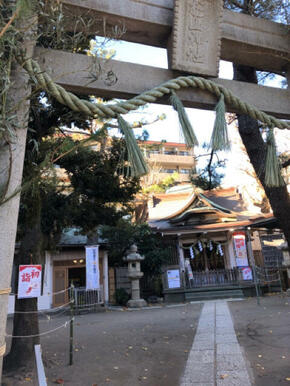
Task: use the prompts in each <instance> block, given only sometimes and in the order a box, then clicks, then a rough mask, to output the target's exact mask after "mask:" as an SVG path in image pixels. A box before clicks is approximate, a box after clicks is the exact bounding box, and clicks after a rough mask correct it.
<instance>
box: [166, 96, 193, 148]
mask: <svg viewBox="0 0 290 386" xmlns="http://www.w3.org/2000/svg"><path fill="white" fill-rule="evenodd" d="M170 100H171V104H172V106H173V108H174V110H175V111H177V114H178V118H179V123H180V127H181V129H182V133H183V136H184V139H185V143H186V144H187V146H190V147H193V146H198V140H197V138H196V135H195V134H194V131H193V128H192V126H191V123H190V121H189V119H188V116H187V114H186V111H185V109H184V106H183V104H182V102H181V100H180V99H179V98H178V96H177V95H176V93H175V91H173V90H172V91H171V97H170Z"/></svg>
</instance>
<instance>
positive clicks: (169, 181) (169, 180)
mask: <svg viewBox="0 0 290 386" xmlns="http://www.w3.org/2000/svg"><path fill="white" fill-rule="evenodd" d="M177 180H178V173H177V172H174V173H173V174H171V175H170V176H168V177H165V178H164V179H163V180H162V181H161V182H159V183H158V184H153V185H150V186H148V187H147V188H145V189H143V190H144V193H164V192H165V191H166V189H168V188H170V187H172V186H174V185H175V184H176V181H177Z"/></svg>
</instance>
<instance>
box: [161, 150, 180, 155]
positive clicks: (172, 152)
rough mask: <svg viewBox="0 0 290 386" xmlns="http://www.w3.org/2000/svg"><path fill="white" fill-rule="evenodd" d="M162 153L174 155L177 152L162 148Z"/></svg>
mask: <svg viewBox="0 0 290 386" xmlns="http://www.w3.org/2000/svg"><path fill="white" fill-rule="evenodd" d="M164 154H166V155H176V154H177V153H176V151H174V150H164Z"/></svg>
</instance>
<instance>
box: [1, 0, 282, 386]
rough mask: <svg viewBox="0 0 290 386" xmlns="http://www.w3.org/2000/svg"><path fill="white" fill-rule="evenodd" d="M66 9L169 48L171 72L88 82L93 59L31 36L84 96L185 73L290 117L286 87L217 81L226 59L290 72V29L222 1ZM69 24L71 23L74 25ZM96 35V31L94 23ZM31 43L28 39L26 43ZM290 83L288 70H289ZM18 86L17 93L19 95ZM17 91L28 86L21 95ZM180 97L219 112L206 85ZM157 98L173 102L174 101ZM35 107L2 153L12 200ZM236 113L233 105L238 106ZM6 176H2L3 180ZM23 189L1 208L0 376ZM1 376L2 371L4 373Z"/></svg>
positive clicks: (135, 71) (87, 2)
mask: <svg viewBox="0 0 290 386" xmlns="http://www.w3.org/2000/svg"><path fill="white" fill-rule="evenodd" d="M62 3H63V5H64V11H65V12H68V13H69V14H76V15H81V14H82V13H84V12H86V11H90V14H91V15H92V16H96V19H97V18H98V19H100V17H103V18H105V19H106V23H107V25H108V26H110V25H112V26H113V25H116V24H117V23H119V22H120V21H121V22H122V23H123V24H124V25H125V27H126V33H125V35H124V36H123V39H124V40H127V41H131V42H136V43H142V44H147V45H151V46H157V47H163V48H167V49H168V53H169V59H170V60H169V62H170V69H168V70H166V69H160V68H154V67H150V66H143V65H137V64H129V63H123V62H118V61H115V60H112V61H111V64H110V65H111V67H112V70H113V71H114V73H115V74H116V75H117V78H118V82H117V83H116V84H114V85H113V86H110V85H106V84H105V83H104V82H103V81H102V80H101V79H97V80H95V81H94V82H90V83H88V77H89V74H90V71H91V68H92V66H93V59H92V58H90V57H88V56H85V55H81V54H76V53H74V54H72V53H68V52H63V51H58V50H51V49H43V48H39V47H37V46H35V47H34V48H33V40H31V38H30V37H29V31H27V30H26V32H25V33H26V34H27V47H26V48H27V50H28V51H27V54H28V56H30V55H32V56H33V57H34V58H35V59H36V60H37V61H38V63H39V64H40V66H41V68H42V70H45V71H47V72H48V73H49V74H50V76H51V77H52V79H53V80H54V81H55V82H56V83H58V84H59V85H61V86H63V87H64V88H65V89H67V90H69V91H72V92H76V93H79V94H94V95H98V96H100V97H106V98H107V97H110V98H124V99H128V98H132V97H134V96H136V95H139V94H141V93H142V92H144V91H146V90H148V89H150V88H152V87H154V86H156V85H159V84H161V83H163V82H165V81H167V80H169V79H172V78H175V77H177V76H179V75H183V74H184V72H189V73H193V74H198V75H201V76H205V77H207V78H209V79H211V80H212V81H213V82H215V83H216V84H218V85H222V86H224V87H226V88H227V89H229V90H230V91H231V92H232V93H233V94H236V95H238V96H239V97H240V99H242V100H244V101H246V102H248V103H249V104H253V105H255V106H256V107H257V108H258V109H260V110H263V111H265V112H267V113H269V114H272V115H273V116H275V117H277V118H283V119H290V110H289V100H290V92H289V89H288V90H281V89H274V88H269V87H263V86H258V85H254V84H248V83H245V82H238V81H233V80H224V79H220V78H218V77H217V76H218V63H219V60H220V59H223V60H228V61H233V62H235V63H238V64H243V65H249V66H253V67H255V68H257V69H259V70H264V71H271V72H275V73H277V74H281V73H285V72H287V71H288V74H289V63H290V62H289V60H290V53H289V51H290V49H289V48H290V42H289V35H288V34H287V29H286V27H284V26H282V25H280V24H277V23H274V22H271V21H267V20H262V19H257V18H254V17H251V16H247V15H243V14H238V13H235V12H231V11H228V10H224V9H223V8H222V0H176V1H175V7H173V4H174V1H173V0H143V1H139V0H122V1H120V0H110V1H107V0H82V1H80V0H62ZM67 28H68V29H69V28H70V26H69V25H68V26H67ZM91 28H92V30H91V32H92V34H94V32H95V31H97V29H96V26H95V30H94V25H92V27H91ZM28 41H29V43H28ZM13 80H14V88H15V89H14V94H13V95H12V93H13V90H12V92H11V99H13V103H14V104H16V103H17V102H18V101H20V100H21V98H22V97H23V95H24V96H25V94H27V95H28V94H29V87H28V77H27V75H26V73H25V72H24V71H23V70H21V69H20V68H19V67H18V68H17V71H15V72H14V78H13ZM288 81H289V75H288ZM15 90H18V92H17V93H16V91H15ZM19 90H22V91H21V93H22V95H20V92H19ZM179 97H180V99H181V100H182V102H183V104H184V105H185V106H186V107H196V108H203V109H213V108H214V106H215V104H216V98H215V97H214V96H213V95H211V94H208V93H207V92H206V91H203V90H200V89H198V90H196V89H195V90H193V89H191V88H184V89H182V90H180V91H179ZM159 103H165V104H166V103H169V102H168V98H166V97H163V98H161V99H159ZM28 111H29V104H28V103H22V104H21V107H20V108H19V109H18V111H17V116H18V125H17V128H16V129H15V130H16V133H17V140H16V141H15V143H13V146H12V149H11V152H9V150H8V149H7V151H3V152H2V154H0V161H1V167H2V165H3V166H7V165H9V162H10V160H12V163H11V169H10V170H11V173H12V176H13V178H11V179H10V181H9V185H8V187H7V191H6V197H9V196H10V195H11V194H12V193H13V192H14V191H15V189H17V187H18V186H19V185H20V181H21V176H22V168H23V158H24V149H25V139H26V129H27V117H28ZM232 111H235V108H233V109H232ZM6 179H7V175H6V174H5V173H4V174H3V173H2V174H0V183H2V182H3V181H5V180H6ZM18 207H19V194H18V195H15V196H14V197H13V198H12V199H10V200H9V201H7V202H5V203H4V204H2V205H1V206H0V272H1V275H0V373H1V367H2V357H3V355H4V353H5V334H4V332H5V325H6V316H7V303H8V293H9V288H10V280H11V279H10V278H11V268H12V262H13V254H14V245H15V235H16V227H17V217H18ZM0 381H1V376H0Z"/></svg>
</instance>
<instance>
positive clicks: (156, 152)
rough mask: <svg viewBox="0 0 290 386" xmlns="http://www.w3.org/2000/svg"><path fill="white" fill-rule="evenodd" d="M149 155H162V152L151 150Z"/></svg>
mask: <svg viewBox="0 0 290 386" xmlns="http://www.w3.org/2000/svg"><path fill="white" fill-rule="evenodd" d="M149 154H160V150H150V151H149Z"/></svg>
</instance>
